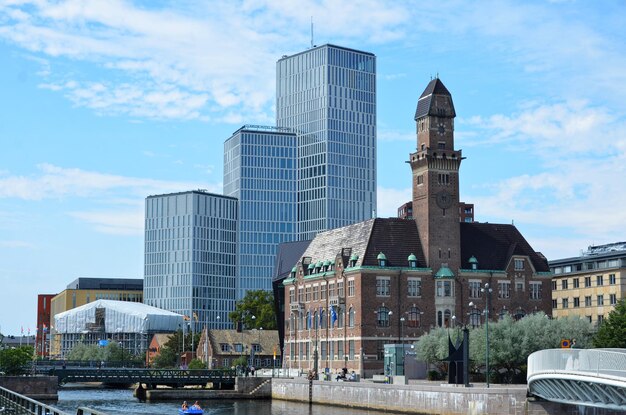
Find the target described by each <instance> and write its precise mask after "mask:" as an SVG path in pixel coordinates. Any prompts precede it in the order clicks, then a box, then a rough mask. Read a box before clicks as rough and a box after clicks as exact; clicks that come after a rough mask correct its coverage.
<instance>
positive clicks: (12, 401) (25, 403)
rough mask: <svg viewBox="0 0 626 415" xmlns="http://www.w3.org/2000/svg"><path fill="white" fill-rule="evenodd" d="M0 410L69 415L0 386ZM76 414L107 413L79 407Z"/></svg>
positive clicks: (103, 414) (38, 414)
mask: <svg viewBox="0 0 626 415" xmlns="http://www.w3.org/2000/svg"><path fill="white" fill-rule="evenodd" d="M0 411H2V412H1V413H6V414H15V415H22V414H32V415H70V414H68V413H67V412H64V411H61V410H59V409H56V408H54V407H52V406H50V405H46V404H44V403H41V402H38V401H36V400H34V399H31V398H29V397H27V396H24V395H21V394H19V393H17V392H13V391H12V390H9V389H6V388H3V387H1V386H0ZM76 414H77V415H107V414H105V413H104V412H99V411H96V410H95V409H91V408H85V407H80V408H78V411H77V412H76Z"/></svg>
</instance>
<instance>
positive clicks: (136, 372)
mask: <svg viewBox="0 0 626 415" xmlns="http://www.w3.org/2000/svg"><path fill="white" fill-rule="evenodd" d="M49 374H50V375H51V376H57V377H58V379H59V384H65V383H80V382H102V383H108V384H131V383H144V384H146V385H150V386H156V385H168V386H176V387H180V386H186V385H206V384H207V383H214V384H215V383H218V384H222V385H230V384H234V383H235V371H234V370H202V369H201V370H179V369H134V368H100V369H98V368H68V369H58V368H53V369H51V370H50V372H49Z"/></svg>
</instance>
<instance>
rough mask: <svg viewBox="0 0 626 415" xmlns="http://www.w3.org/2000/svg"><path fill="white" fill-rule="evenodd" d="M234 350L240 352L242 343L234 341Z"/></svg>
mask: <svg viewBox="0 0 626 415" xmlns="http://www.w3.org/2000/svg"><path fill="white" fill-rule="evenodd" d="M235 352H237V353H242V352H243V344H241V343H235Z"/></svg>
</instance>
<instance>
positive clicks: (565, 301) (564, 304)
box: [561, 298, 569, 308]
mask: <svg viewBox="0 0 626 415" xmlns="http://www.w3.org/2000/svg"><path fill="white" fill-rule="evenodd" d="M561 304H562V306H563V308H568V307H569V299H567V298H564V299H563V300H562V302H561Z"/></svg>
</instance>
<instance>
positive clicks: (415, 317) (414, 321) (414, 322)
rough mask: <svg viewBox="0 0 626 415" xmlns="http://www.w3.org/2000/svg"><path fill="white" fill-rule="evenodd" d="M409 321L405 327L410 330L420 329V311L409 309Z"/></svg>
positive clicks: (413, 308)
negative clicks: (410, 328)
mask: <svg viewBox="0 0 626 415" xmlns="http://www.w3.org/2000/svg"><path fill="white" fill-rule="evenodd" d="M408 314H409V320H408V323H407V325H408V326H409V327H412V328H416V327H421V325H422V322H421V314H422V313H421V311H420V309H419V308H417V307H411V309H410V310H409V313H408Z"/></svg>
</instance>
